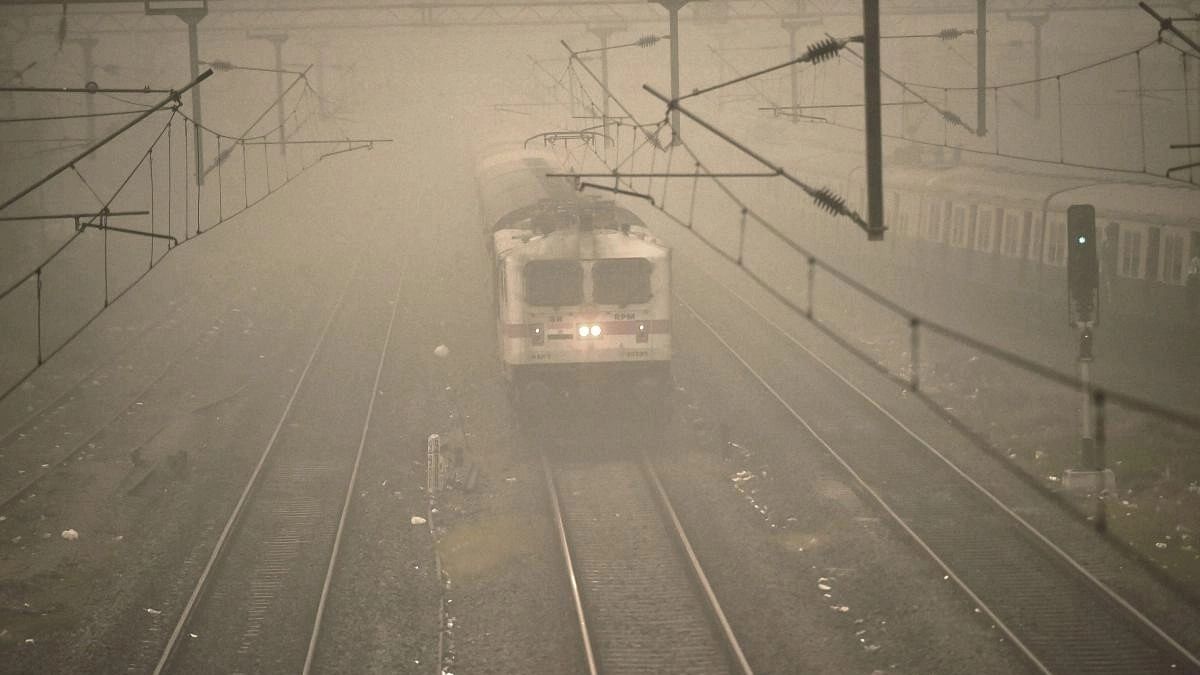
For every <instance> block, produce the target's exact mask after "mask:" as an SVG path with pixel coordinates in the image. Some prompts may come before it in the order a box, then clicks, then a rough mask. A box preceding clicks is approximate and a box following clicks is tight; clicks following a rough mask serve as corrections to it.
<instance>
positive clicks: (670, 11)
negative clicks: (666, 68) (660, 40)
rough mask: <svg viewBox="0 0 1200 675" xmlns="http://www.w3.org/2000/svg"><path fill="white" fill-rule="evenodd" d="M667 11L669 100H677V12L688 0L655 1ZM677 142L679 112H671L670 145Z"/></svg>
mask: <svg viewBox="0 0 1200 675" xmlns="http://www.w3.org/2000/svg"><path fill="white" fill-rule="evenodd" d="M655 1H656V2H658V4H660V5H662V6H663V7H664V8H666V10H667V15H668V17H669V19H670V25H671V100H672V101H678V100H679V10H680V9H682V8H683V6H684V5H686V4H688V2H689V0H655ZM678 142H679V111H678V110H672V111H671V145H675V144H676V143H678Z"/></svg>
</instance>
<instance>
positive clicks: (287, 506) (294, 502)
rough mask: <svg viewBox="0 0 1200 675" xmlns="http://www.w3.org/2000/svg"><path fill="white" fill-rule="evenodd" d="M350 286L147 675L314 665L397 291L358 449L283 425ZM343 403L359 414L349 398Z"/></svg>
mask: <svg viewBox="0 0 1200 675" xmlns="http://www.w3.org/2000/svg"><path fill="white" fill-rule="evenodd" d="M355 276H356V275H354V274H352V275H351V278H352V279H353V278H354V277H355ZM351 285H352V283H348V284H347V286H346V288H345V289H344V290H343V292H342V294H341V297H340V298H339V300H338V301H337V303H336V304H335V306H334V308H333V309H332V311H331V312H330V314H329V317H328V319H327V320H326V322H325V325H324V327H323V328H322V331H321V334H320V337H319V338H318V339H317V342H316V344H315V345H314V346H313V348H312V351H311V353H310V354H309V356H308V360H307V362H306V363H305V365H304V368H303V370H302V371H301V373H300V375H299V376H298V379H297V381H296V384H295V387H294V388H293V390H292V392H291V395H290V397H289V399H288V401H287V404H286V405H285V406H284V409H283V411H282V413H281V414H280V417H279V419H278V421H277V423H276V424H275V427H274V430H273V432H272V434H271V436H270V439H269V440H268V441H267V443H266V446H265V448H264V449H263V452H262V453H261V456H260V457H259V460H258V463H257V465H256V466H255V468H254V470H253V472H252V473H251V475H250V477H249V479H248V480H247V482H246V484H245V487H244V488H243V490H242V492H241V495H240V497H239V498H238V501H237V503H236V504H235V506H234V507H233V510H232V512H231V513H230V515H229V517H228V519H227V520H226V522H225V524H224V527H223V528H222V530H221V532H220V535H219V536H218V538H217V540H216V542H215V544H214V546H213V549H212V552H211V554H210V556H209V558H208V560H207V562H206V563H205V565H204V567H203V570H202V571H201V572H200V574H199V577H198V579H197V580H196V581H195V583H194V584H193V585H192V590H191V593H190V595H189V597H188V599H187V602H186V604H185V605H184V606H183V608H182V610H181V611H180V614H179V617H178V619H177V620H176V621H175V625H174V629H173V630H172V631H171V634H170V637H169V638H168V639H167V641H166V644H165V645H164V646H163V648H162V651H161V654H160V656H159V657H158V662H157V664H156V665H155V667H154V671H153V672H154V673H156V674H157V673H164V672H198V673H199V672H230V673H233V672H264V671H290V672H295V671H300V672H304V673H307V672H309V671H310V669H311V667H312V664H313V659H314V657H315V655H316V652H317V647H318V643H319V638H320V634H321V624H322V621H323V619H324V611H325V607H326V605H327V601H328V598H329V595H330V589H331V586H332V580H333V574H334V570H335V569H336V567H337V563H338V556H339V553H340V549H341V542H342V537H343V532H344V530H345V526H346V518H347V513H348V511H349V506H350V500H351V498H352V496H353V495H354V493H355V486H356V484H357V480H358V469H359V465H360V462H361V459H362V455H363V451H364V448H365V446H366V440H367V435H368V432H369V430H370V427H371V417H372V414H373V412H374V406H375V401H376V395H377V393H378V392H379V386H380V379H381V377H382V373H383V367H384V364H385V361H386V358H387V355H388V349H389V346H390V343H391V337H392V331H393V327H394V326H395V322H396V316H397V312H398V310H399V307H400V306H401V303H400V302H399V297H400V289H399V288H397V289H396V291H395V294H394V295H395V297H394V299H393V302H392V303H391V309H390V318H389V319H388V323H387V331H386V333H385V335H384V337H383V340H382V345H381V347H380V348H379V352H378V360H377V362H376V364H375V371H374V381H373V383H372V384H371V389H370V396H369V400H368V401H367V403H366V412H365V416H364V418H363V421H362V423H361V426H360V433H359V437H358V443H357V450H356V452H354V453H353V454H350V453H332V452H330V451H329V449H330V446H331V445H332V444H333V443H334V442H336V441H335V440H334V439H335V437H336V438H340V436H339V434H344V428H343V429H340V430H339V429H328V428H325V427H320V428H317V427H316V425H314V427H313V428H308V429H305V430H303V431H300V432H291V431H289V430H290V429H292V428H295V427H300V426H303V425H302V424H301V421H302V419H303V416H304V414H305V413H306V412H311V410H310V407H311V406H312V405H313V401H312V399H311V398H308V399H306V398H305V397H306V396H309V397H311V396H313V395H315V394H314V392H315V388H314V387H315V385H309V384H308V381H309V376H310V374H311V373H312V371H313V370H314V364H315V363H317V362H318V361H319V360H320V359H319V356H321V355H323V354H325V353H328V352H329V351H330V350H329V348H327V347H326V340H327V337H328V336H329V334H330V329H331V326H333V325H334V323H335V318H336V317H338V316H339V315H340V314H341V313H342V312H343V310H344V309H345V307H346V305H347V298H348V297H351V295H350V293H349V291H350V287H351ZM365 295H367V296H369V294H365ZM359 297H363V296H362V295H360V296H359ZM317 369H320V366H318V368H317ZM333 369H334V370H336V367H333ZM326 377H328V374H326ZM339 398H353V397H350V396H339ZM302 399H304V400H302ZM298 401H299V402H300V403H299V405H298ZM339 406H340V407H339V410H341V409H343V408H344V409H345V412H351V411H355V412H356V414H362V413H361V407H358V406H357V404H355V403H354V402H353V401H345V402H343V403H339ZM344 418H345V415H341V416H339V419H344ZM295 433H298V434H299V435H298V436H296V435H293V434H295ZM284 437H288V438H284ZM281 439H283V440H281ZM343 440H344V439H343Z"/></svg>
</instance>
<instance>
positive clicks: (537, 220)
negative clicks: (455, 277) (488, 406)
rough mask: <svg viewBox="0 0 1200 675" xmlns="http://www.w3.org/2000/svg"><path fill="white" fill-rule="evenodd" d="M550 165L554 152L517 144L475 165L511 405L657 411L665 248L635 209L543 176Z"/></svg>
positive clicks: (664, 375) (663, 392)
mask: <svg viewBox="0 0 1200 675" xmlns="http://www.w3.org/2000/svg"><path fill="white" fill-rule="evenodd" d="M554 170H555V166H554V164H553V163H552V160H551V159H549V158H546V157H543V156H540V155H534V154H532V153H516V154H511V155H510V156H508V157H507V158H505V159H504V160H502V161H497V160H496V159H493V160H492V161H486V160H485V162H483V163H481V171H480V172H479V178H480V195H481V200H482V201H483V202H484V204H483V206H484V213H485V226H487V227H489V229H490V230H491V237H490V239H491V241H490V243H491V248H492V251H493V254H494V264H493V272H494V282H495V283H494V287H495V292H496V313H497V332H498V339H499V343H500V351H501V357H502V360H503V363H504V368H505V374H506V377H507V378H508V380H509V382H510V384H511V390H512V392H513V394H514V396H515V398H516V399H517V404H518V406H519V407H520V409H522V410H523V411H524V412H530V411H540V410H546V409H549V408H551V407H552V406H553V405H554V403H555V402H556V401H569V402H572V403H575V402H589V403H591V404H600V403H602V402H619V403H620V404H629V403H633V404H634V406H635V407H636V409H637V410H639V411H644V412H654V411H658V410H659V409H660V406H662V405H663V404H664V403H665V401H666V398H667V396H668V394H669V390H670V360H671V332H670V282H671V277H670V275H671V265H670V260H671V257H670V250H669V249H668V248H667V247H666V246H665V245H664V244H663V243H662V242H660V241H659V240H657V239H656V238H655V237H654V236H653V235H652V234H651V233H650V232H649V231H648V230H647V229H646V228H645V226H644V225H643V224H642V222H641V221H640V219H638V218H637V216H635V215H634V214H633V213H632V212H630V211H628V210H626V209H623V208H621V207H619V206H617V205H616V204H614V203H613V202H612V201H610V200H599V199H583V198H580V197H578V196H577V194H576V192H575V191H574V190H573V189H572V188H571V185H570V183H569V182H567V181H565V180H563V179H552V178H546V173H549V172H553V171H554ZM501 202H506V203H503V204H502V205H501V204H500V203H501ZM498 206H499V208H497V207H498ZM588 407H592V406H591V405H589V406H588Z"/></svg>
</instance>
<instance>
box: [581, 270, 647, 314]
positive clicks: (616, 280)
mask: <svg viewBox="0 0 1200 675" xmlns="http://www.w3.org/2000/svg"><path fill="white" fill-rule="evenodd" d="M653 269H654V267H653V266H652V265H651V264H650V261H649V260H646V259H645V258H620V259H614V260H597V261H596V263H595V264H594V265H593V266H592V300H593V301H594V302H595V303H596V304H597V305H622V306H624V305H636V304H641V303H643V302H648V301H649V300H650V296H651V292H650V272H651V271H652V270H653Z"/></svg>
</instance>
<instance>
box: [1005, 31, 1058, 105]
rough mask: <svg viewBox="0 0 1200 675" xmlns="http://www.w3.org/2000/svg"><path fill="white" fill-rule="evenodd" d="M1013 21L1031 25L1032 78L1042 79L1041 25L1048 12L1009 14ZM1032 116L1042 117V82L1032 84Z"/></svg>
mask: <svg viewBox="0 0 1200 675" xmlns="http://www.w3.org/2000/svg"><path fill="white" fill-rule="evenodd" d="M1009 19H1012V20H1014V21H1024V22H1026V23H1028V24H1029V25H1030V26H1032V27H1033V79H1035V80H1041V79H1042V27H1043V26H1045V25H1046V22H1047V21H1049V20H1050V14H1049V13H1046V14H1030V15H1027V16H1009ZM1033 116H1034V117H1036V118H1037V119H1042V83H1041V82H1038V83H1037V84H1035V85H1034V90H1033Z"/></svg>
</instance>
